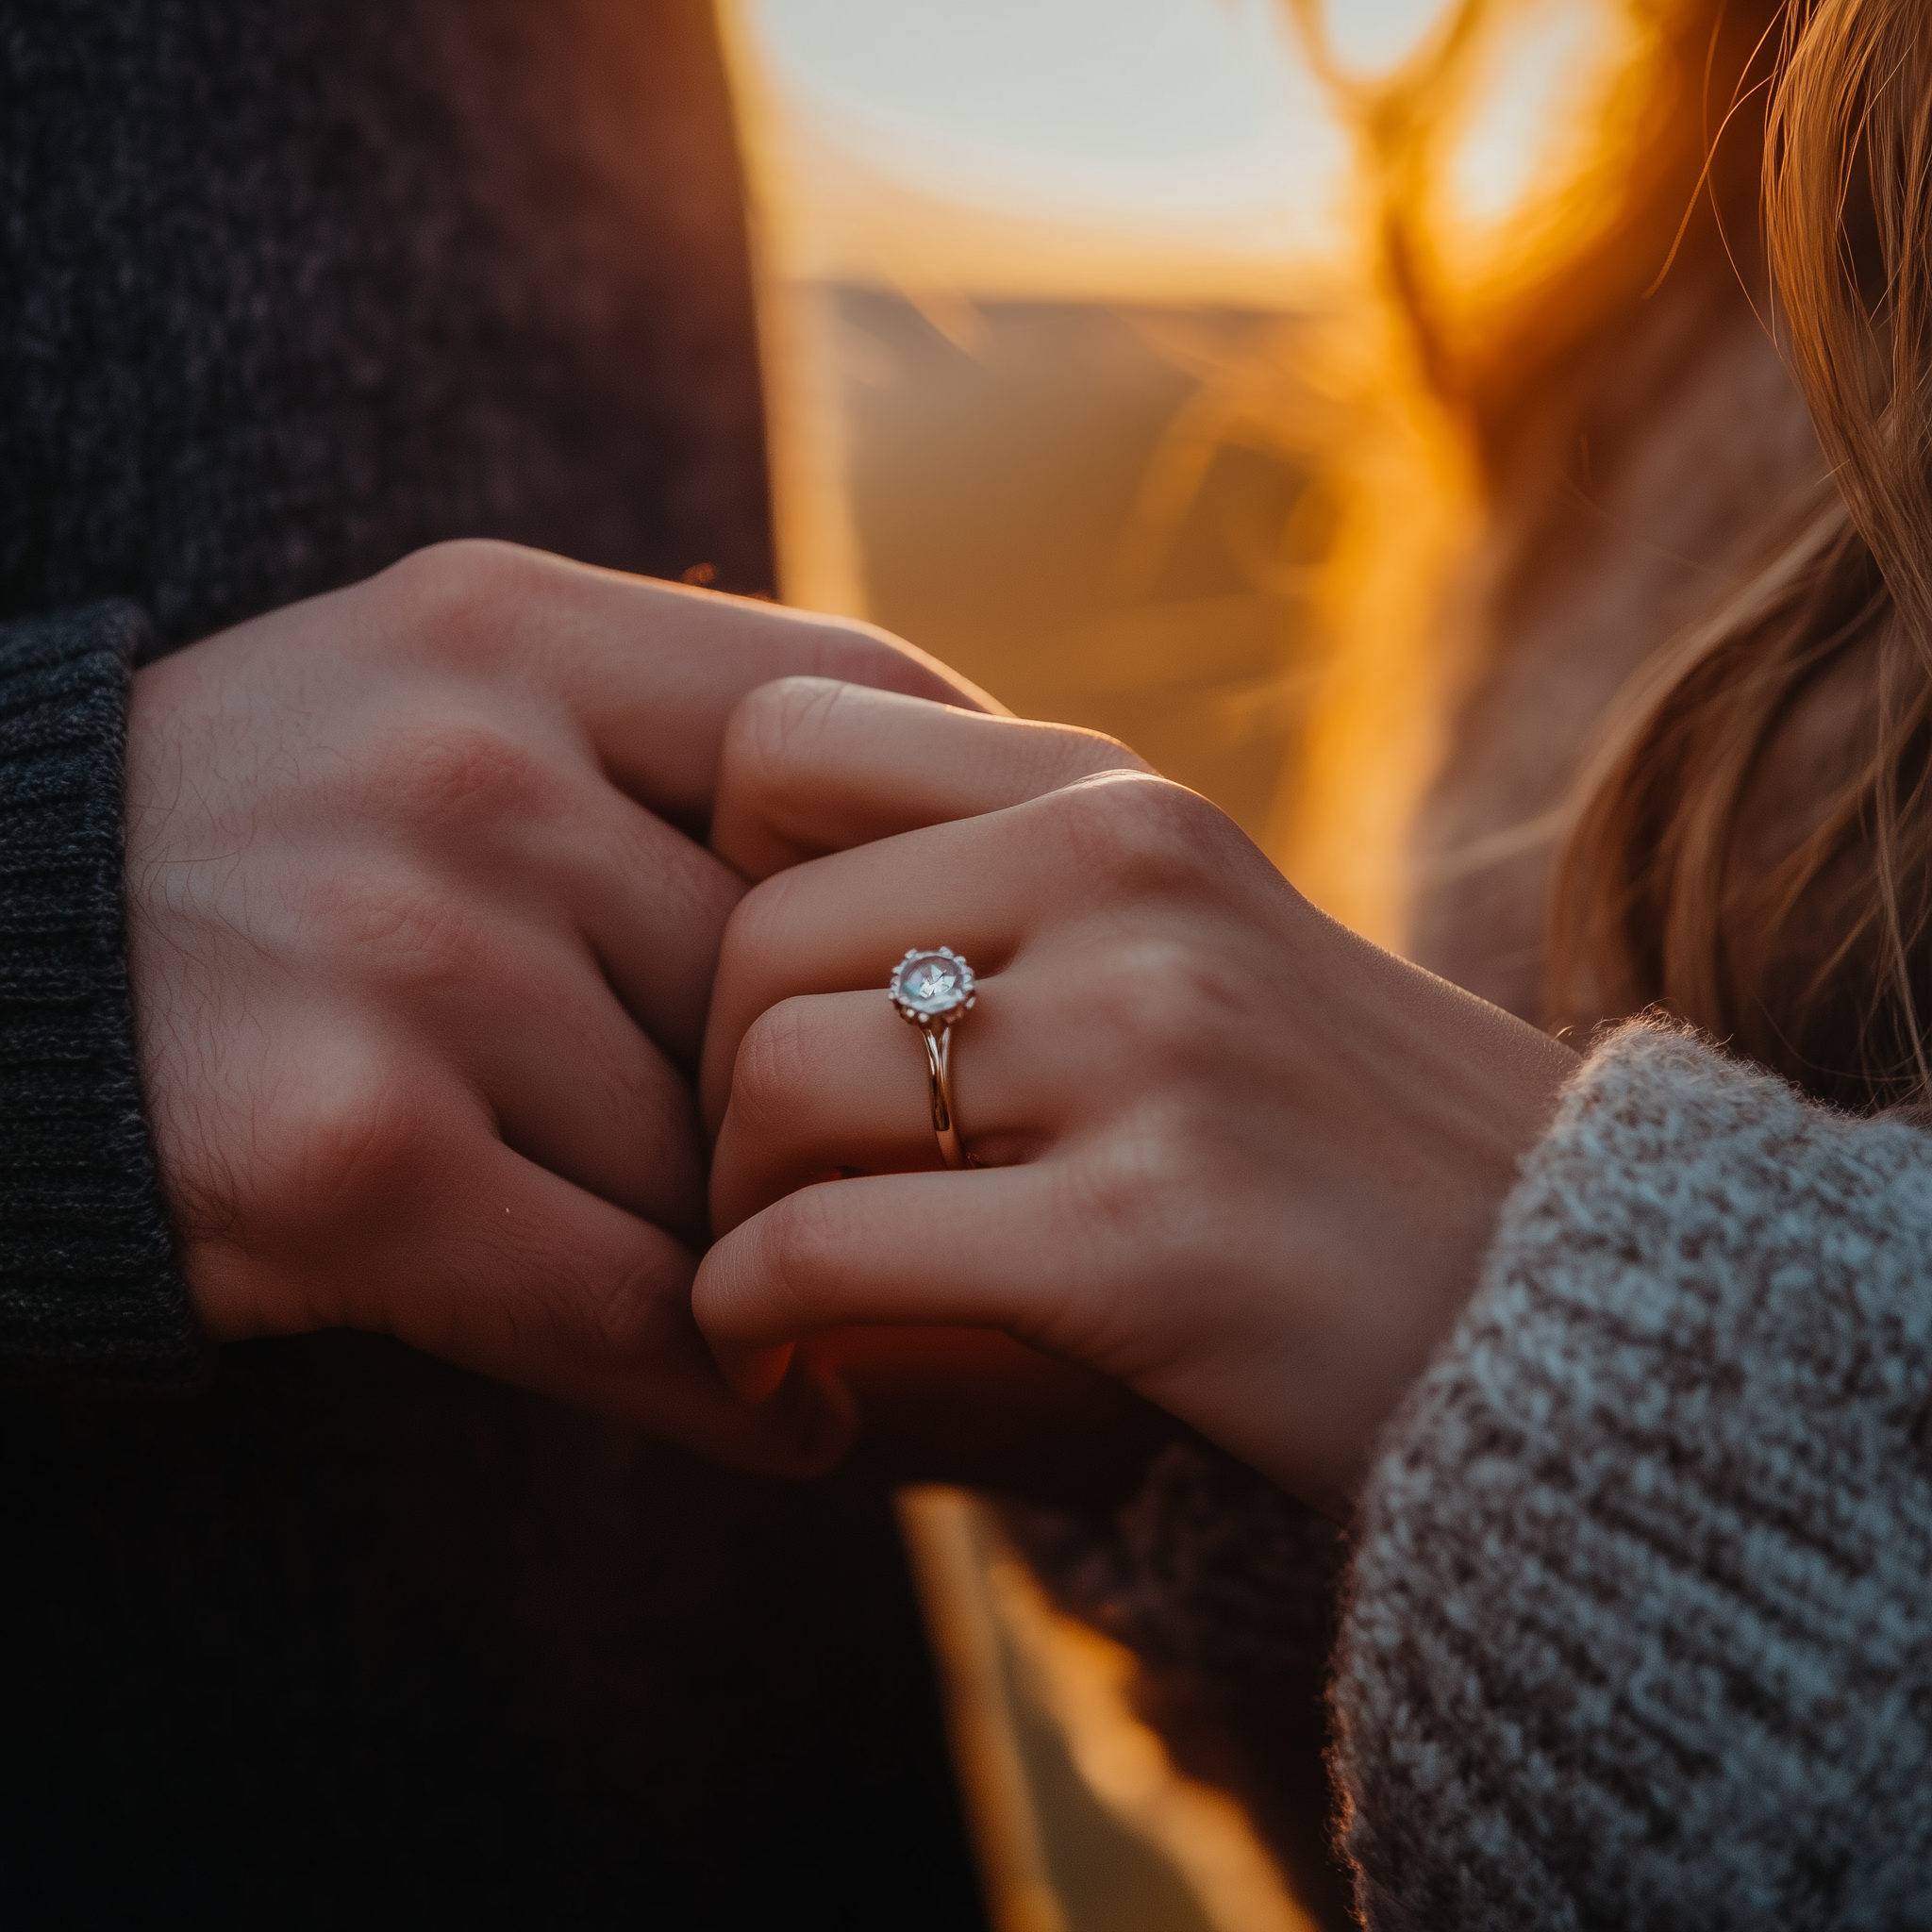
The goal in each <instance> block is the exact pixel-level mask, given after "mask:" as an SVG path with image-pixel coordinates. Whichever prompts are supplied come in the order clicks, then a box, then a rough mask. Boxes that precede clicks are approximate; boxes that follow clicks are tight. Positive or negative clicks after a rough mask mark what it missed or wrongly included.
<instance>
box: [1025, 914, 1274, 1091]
mask: <svg viewBox="0 0 1932 1932" xmlns="http://www.w3.org/2000/svg"><path fill="white" fill-rule="evenodd" d="M1085 983H1086V982H1085V980H1084V978H1083V977H1082V975H1079V974H1071V975H1067V976H1065V977H1064V978H1063V980H1062V982H1061V985H1060V988H1059V996H1060V998H1061V999H1062V1000H1063V1001H1064V1002H1066V1003H1068V1004H1069V1006H1070V1007H1072V1008H1074V1010H1072V1011H1070V1012H1069V1013H1068V1014H1067V1015H1066V1021H1067V1024H1070V1025H1071V1024H1080V1025H1089V1026H1091V1024H1094V1022H1095V1020H1096V1019H1097V1020H1098V1021H1099V1022H1100V1023H1101V1024H1104V1025H1105V1026H1106V1027H1107V1029H1108V1032H1109V1033H1110V1035H1111V1036H1112V1038H1113V1041H1114V1044H1115V1047H1116V1049H1117V1051H1118V1053H1119V1054H1121V1055H1123V1056H1126V1057H1130V1058H1131V1060H1132V1062H1133V1063H1137V1064H1139V1065H1141V1066H1142V1067H1143V1068H1145V1069H1147V1070H1149V1071H1151V1072H1153V1073H1155V1074H1158V1075H1159V1076H1160V1077H1161V1078H1162V1079H1163V1080H1167V1081H1172V1080H1173V1079H1174V1076H1175V1075H1176V1074H1179V1073H1180V1072H1182V1071H1183V1070H1184V1069H1187V1068H1190V1067H1192V1066H1195V1065H1197V1064H1211V1063H1212V1062H1214V1061H1215V1060H1216V1059H1217V1058H1221V1057H1223V1056H1224V1055H1225V1054H1226V1052H1227V1050H1228V1040H1227V1034H1228V1029H1229V1027H1230V1025H1237V1026H1238V1025H1239V1023H1240V1017H1241V979H1240V976H1239V974H1236V973H1235V972H1234V971H1232V970H1231V969H1230V968H1229V967H1228V965H1227V964H1226V963H1225V962H1224V960H1223V959H1222V958H1220V956H1219V955H1218V954H1217V952H1216V951H1215V950H1214V948H1213V947H1212V946H1210V945H1207V944H1203V943H1201V942H1200V941H1196V940H1194V939H1192V938H1188V937H1182V936H1179V935H1175V934H1172V933H1160V932H1154V933H1144V932H1143V933H1137V934H1129V935H1127V936H1125V937H1124V938H1120V939H1113V938H1109V939H1108V941H1107V954H1106V983H1107V993H1106V997H1105V999H1104V1000H1103V1001H1102V1002H1101V1003H1100V1005H1099V1010H1098V1013H1097V1014H1095V1013H1092V1012H1091V1010H1090V1009H1091V998H1090V995H1089V994H1088V993H1087V992H1086V991H1084V986H1085Z"/></svg>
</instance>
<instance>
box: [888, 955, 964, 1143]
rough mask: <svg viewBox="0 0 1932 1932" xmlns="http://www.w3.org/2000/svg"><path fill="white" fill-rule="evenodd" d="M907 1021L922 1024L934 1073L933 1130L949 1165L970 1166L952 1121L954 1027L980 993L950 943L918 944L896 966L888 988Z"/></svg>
mask: <svg viewBox="0 0 1932 1932" xmlns="http://www.w3.org/2000/svg"><path fill="white" fill-rule="evenodd" d="M886 991H887V993H888V994H889V995H890V996H891V1002H892V1006H893V1008H894V1009H895V1010H896V1011H897V1013H898V1015H899V1017H900V1018H901V1019H902V1020H905V1021H908V1022H909V1023H910V1024H912V1025H914V1026H917V1027H918V1028H919V1034H920V1038H921V1039H922V1040H924V1041H925V1058H926V1065H927V1071H928V1072H929V1073H930V1074H931V1075H932V1130H933V1132H934V1133H935V1134H936V1135H937V1136H938V1137H939V1143H940V1152H941V1154H942V1155H943V1156H944V1157H945V1162H946V1165H947V1166H948V1167H969V1166H971V1165H972V1164H973V1163H972V1158H971V1157H970V1156H969V1155H968V1154H967V1152H966V1150H965V1149H964V1148H963V1147H961V1146H960V1144H959V1135H958V1129H957V1127H956V1126H955V1125H954V1124H953V1083H952V1074H951V1067H952V1051H953V1028H954V1027H955V1026H957V1025H958V1024H959V1020H960V1018H961V1016H962V1015H963V1014H965V1013H966V1012H967V1011H968V1010H969V1009H970V1008H971V1007H972V1006H973V1004H974V1000H975V999H976V998H977V997H978V995H977V993H976V992H975V991H974V984H973V969H972V967H970V966H969V965H967V963H966V961H965V960H964V959H963V958H960V956H959V955H958V953H956V952H954V950H953V949H952V947H951V946H941V947H939V948H938V949H937V950H936V951H922V950H921V949H920V948H919V947H917V946H914V947H913V948H912V949H911V950H910V951H909V952H908V954H907V955H906V957H905V958H903V959H901V960H900V961H899V963H898V964H897V965H896V966H895V967H893V969H892V978H891V985H889V986H888V987H887V989H886Z"/></svg>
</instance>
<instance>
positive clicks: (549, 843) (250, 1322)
mask: <svg viewBox="0 0 1932 1932" xmlns="http://www.w3.org/2000/svg"><path fill="white" fill-rule="evenodd" d="M835 667H836V669H837V671H838V674H839V675H850V676H857V677H861V678H876V679H878V680H879V681H881V682H885V683H892V684H897V685H900V686H902V687H903V688H905V689H908V690H914V691H929V692H933V693H935V694H940V693H946V692H948V691H953V692H957V693H958V698H959V701H960V702H962V703H970V702H972V698H971V695H970V693H968V692H967V691H966V690H965V688H964V687H961V686H958V685H957V684H956V683H953V682H951V681H949V680H948V679H947V678H946V677H944V676H943V675H941V674H940V673H939V672H938V670H937V668H936V667H934V666H932V665H931V664H930V663H929V661H925V660H922V659H920V658H918V656H917V654H916V653H913V652H910V651H908V650H905V649H904V648H903V647H900V646H897V645H894V644H893V643H891V641H888V640H886V639H884V638H882V637H881V636H879V635H878V634H877V633H874V632H867V631H865V630H864V629H862V628H861V627H859V626H856V625H840V624H837V623H832V622H826V621H814V620H809V619H805V618H801V617H799V616H796V615H794V614H792V613H790V612H786V611H780V610H776V609H774V608H771V607H769V606H764V605H759V604H753V603H747V602H744V601H742V600H740V599H737V598H731V597H714V596H710V595H708V594H707V593H704V592H697V591H685V590H682V589H680V588H678V587H676V586H673V585H666V584H654V583H647V582H644V581H641V580H640V579H638V578H633V577H623V576H619V575H615V574H613V573H611V572H608V571H597V570H590V569H586V568H585V567H583V566H581V565H577V564H572V563H567V562H565V561H563V560H562V559H561V558H553V557H545V556H541V555H539V554H538V553H536V552H532V551H526V550H517V549H513V548H511V547H509V546H508V545H505V544H493V543H458V544H448V545H444V546H442V547H441V548H439V549H436V550H431V551H425V552H423V553H421V554H420V555H418V556H416V557H414V558H409V559H408V560H407V561H406V562H404V563H401V564H398V565H397V566H396V567H395V568H394V569H393V570H391V571H388V572H385V573H384V574H383V575H381V576H379V577H375V578H373V579H372V580H370V581H369V582H368V583H364V584H358V585H355V586H352V587H351V588H349V589H347V590H344V591H336V592H334V593H333V594H331V595H329V596H325V597H319V598H315V599H313V600H311V601H309V602H308V603H305V604H300V605H296V606H293V607H291V608H289V609H286V610H278V611H275V612H273V613H272V614H270V615H269V616H266V617H262V618H259V619H257V620H256V621H255V622H253V623H250V624H246V625H242V626H240V627H239V628H238V629H235V630H232V631H229V632H227V633H226V634H225V635H224V636H221V637H217V638H212V639H209V640H208V641H207V642H205V643H200V644H196V645H194V646H192V648H191V649H189V650H185V651H181V652H179V653H177V654H176V655H175V656H173V657H171V658H164V659H162V660H161V661H160V662H158V663H157V664H155V665H153V666H151V667H149V668H148V669H146V670H144V671H142V672H141V673H140V674H139V675H137V677H136V679H135V682H134V691H133V698H132V703H131V708H130V714H129V723H128V746H127V899H128V911H129V928H130V940H131V947H132V956H133V958H132V980H133V990H134V1003H135V1013H136V1021H137V1026H138V1031H139V1038H140V1044H141V1050H142V1071H143V1074H144V1078H145V1084H146V1088H147V1094H148V1100H149V1111H150V1115H151V1118H152V1120H153V1124H154V1131H155V1139H156V1143H157V1147H158V1153H159V1156H160V1162H161V1170H162V1175H163V1179H164V1182H165V1185H166V1189H167V1192H168V1197H169V1201H170V1204H171V1206H172V1208H173V1210H174V1216H175V1226H176V1230H177V1233H178V1236H179V1238H180V1246H181V1254H182V1260H183V1266H184V1270H185V1273H186V1274H187V1278H188V1285H189V1290H190V1292H191V1294H192V1298H193V1303H194V1307H195V1310H196V1313H197V1315H198V1317H199V1319H200V1321H201V1323H202V1325H203V1327H204V1328H205V1329H206V1330H207V1331H208V1334H210V1335H211V1336H213V1337H214V1338H215V1339H217V1340H232V1339H237V1338H241V1337H245V1336H251V1335H274V1334H291V1333H295V1332H298V1331H301V1330H305V1329H312V1328H320V1327H328V1326H350V1327H358V1328H372V1329H377V1330H382V1331H386V1332H388V1333H391V1334H393V1335H396V1336H399V1337H401V1338H402V1339H403V1340H405V1341H410V1342H413V1343H415V1344H416V1345H417V1346H419V1347H422V1348H425V1349H427V1350H429V1351H431V1352H432V1353H434V1354H437V1355H441V1356H443V1357H447V1358H449V1359H451V1360H453V1361H457V1362H460V1363H462V1364H464V1365H466V1366H468V1367H471V1368H475V1369H479V1370H483V1371H485V1372H487V1373H489V1374H496V1375H501V1376H503V1377H504V1378H505V1379H507V1380H511V1381H516V1382H521V1383H523V1384H525V1385H526V1386H528V1387H531V1388H536V1389H541V1390H545V1391H550V1392H553V1393H556V1394H559V1395H565V1396H568V1397H571V1398H572V1399H574V1400H577V1401H582V1402H587V1403H591V1404H594V1405H597V1406H599V1407H606V1408H611V1409H617V1410H621V1411H623V1412H625V1413H627V1414H630V1415H633V1416H636V1417H638V1418H639V1419H641V1420H642V1421H645V1422H647V1423H649V1424H651V1425H652V1426H654V1427H656V1428H658V1429H659V1430H660V1431H662V1432H663V1433H665V1434H667V1435H670V1436H674V1437H675V1438H677V1439H679V1440H680V1441H685V1442H687V1443H689V1444H691V1445H692V1446H695V1447H699V1448H702V1449H705V1450H707V1451H708V1452H709V1453H711V1454H714V1455H717V1456H720V1457H724V1458H725V1459H727V1460H732V1461H737V1462H742V1463H749V1464H752V1465H754V1466H758V1467H760V1468H768V1469H779V1470H790V1471H797V1470H800V1469H802V1468H807V1467H814V1466H822V1465H823V1464H824V1462H825V1461H826V1460H828V1459H836V1457H838V1455H839V1454H840V1453H841V1450H842V1448H843V1447H844V1441H845V1437H844V1434H843V1433H842V1431H843V1429H844V1427H845V1424H844V1422H843V1419H841V1418H837V1417H828V1416H827V1415H826V1413H825V1412H824V1410H823V1408H822V1407H821V1408H814V1407H812V1406H811V1404H810V1402H809V1400H808V1399H806V1400H804V1401H802V1402H799V1403H797V1404H785V1403H780V1404H774V1405H773V1406H772V1407H771V1409H770V1411H769V1413H767V1414H764V1415H762V1416H761V1415H759V1414H758V1411H756V1410H754V1409H751V1408H748V1407H746V1406H745V1405H744V1404H742V1403H741V1402H739V1401H737V1400H735V1399H734V1398H733V1397H732V1395H731V1393H730V1391H728V1390H727V1389H726V1388H725V1386H724V1383H723V1381H722V1379H721V1378H720V1376H719V1374H718V1372H717V1369H716V1366H715V1364H714V1363H713V1362H712V1361H711V1359H710V1357H709V1355H708V1351H707V1350H706V1348H705V1346H704V1343H703V1341H702V1340H701V1338H700V1337H699V1336H698V1333H697V1331H696V1329H695V1327H694V1326H693V1324H692V1323H691V1313H690V1306H689V1299H688V1294H689V1287H690V1283H691V1274H692V1271H693V1270H694V1268H695V1266H696V1259H695V1252H694V1251H695V1250H696V1248H697V1247H698V1246H700V1245H701V1244H702V1242H703V1240H704V1238H705V1232H706V1227H705V1195H704V1189H705V1182H704V1146H703V1141H702V1137H701V1136H700V1133H699V1130H698V1123H697V1115H696V1108H695V1105H694V1102H693V1098H692V1094H691V1072H692V1070H693V1067H694V1064H695V1060H696V1057H697V1052H698V1046H699V1042H700V1041H701V1039H702V1037H703V1031H704V1022H705V1011H706V1008H707V1005H708V1001H709V997H710V989H711V974H712V968H713V965H714V963H715V960H716V958H717V948H718V941H719V938H720V936H721V934H722V932H723V930H724V921H725V918H726V916H727V915H728V913H729V912H730V910H731V908H732V907H733V906H734V905H735V904H736V903H737V900H738V897H739V895H740V893H741V891H742V890H743V884H742V881H741V879H740V878H738V877H737V876H736V875H735V874H731V873H729V872H727V871H726V870H725V869H724V867H723V866H721V865H720V864H719V863H718V862H717V860H716V859H714V858H711V857H710V855H709V854H708V853H707V852H706V851H705V850H704V848H703V847H702V845H700V844H699V843H697V842H696V841H694V840H693V839H692V838H691V837H690V836H688V832H689V831H696V830H700V828H702V827H703V825H704V824H705V823H706V821H707V819H708V815H709V811H710V807H711V786H712V779H713V775H714V774H715V771H716V768H717V761H718V756H719V746H720V742H721V740H722V738H723V735H724V726H725V721H726V720H727V718H728V717H729V716H730V713H731V709H732V707H733V706H734V705H735V704H736V703H737V701H738V699H739V697H740V696H741V694H742V693H743V692H744V691H746V690H747V689H749V688H750V687H752V686H754V685H757V684H760V683H763V682H764V681H765V680H766V679H768V678H770V677H773V676H776V675H781V674H782V673H784V672H787V671H791V670H797V669H804V668H811V669H833V668H835ZM679 825H682V826H684V827H686V828H687V830H686V831H680V830H678V829H677V828H676V827H677V826H679ZM810 1393H811V1391H809V1389H802V1390H801V1391H800V1394H801V1395H802V1396H803V1397H805V1398H809V1396H810ZM834 1423H836V1424H839V1426H837V1427H833V1426H831V1424H834Z"/></svg>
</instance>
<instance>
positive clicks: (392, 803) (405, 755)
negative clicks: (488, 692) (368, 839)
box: [366, 714, 560, 837]
mask: <svg viewBox="0 0 1932 1932" xmlns="http://www.w3.org/2000/svg"><path fill="white" fill-rule="evenodd" d="M366 777H367V780H368V783H369V786H370V790H371V794H372V798H373V801H374V802H375V804H376V805H377V806H378V808H382V809H385V810H387V811H389V812H391V813H393V814H394V815H395V816H396V817H397V818H398V819H399V820H401V821H402V822H403V823H405V824H413V825H415V826H417V827H419V828H421V827H448V828H450V829H452V830H455V831H457V832H458V833H460V834H462V835H464V836H465V837H468V836H473V835H474V834H475V832H476V831H478V830H479V829H480V828H481V827H483V826H485V825H488V824H497V823H500V822H502V821H505V820H508V819H513V818H514V819H525V818H530V817H535V816H541V815H547V814H549V813H551V812H553V811H554V810H556V809H557V808H558V805H559V803H560V800H559V797H558V793H559V791H560V786H559V784H558V780H557V779H556V778H555V777H553V776H552V775H551V774H550V773H549V772H548V771H547V769H546V767H545V765H544V763H543V761H542V760H541V758H539V757H538V756H537V755H536V754H535V753H534V752H533V751H532V750H531V749H530V747H529V746H527V745H526V744H524V743H523V742H521V741H519V740H518V739H517V738H516V737H514V736H513V735H512V734H511V733H510V732H508V731H507V730H505V729H503V728H502V727H501V726H500V725H498V724H494V723H492V722H490V721H488V720H485V719H481V718H467V719H466V718H451V717H449V716H448V715H447V714H444V715H441V716H437V717H424V718H417V719H405V720H402V721H399V722H398V723H395V724H391V725H390V726H389V727H387V728H386V729H385V730H384V731H383V732H382V734H381V736H380V737H379V738H378V740H377V741H376V743H375V747H374V748H373V750H372V752H371V754H370V757H369V758H368V761H367V771H366Z"/></svg>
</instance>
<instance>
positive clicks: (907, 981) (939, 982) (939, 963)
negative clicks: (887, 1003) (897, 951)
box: [892, 953, 973, 1015]
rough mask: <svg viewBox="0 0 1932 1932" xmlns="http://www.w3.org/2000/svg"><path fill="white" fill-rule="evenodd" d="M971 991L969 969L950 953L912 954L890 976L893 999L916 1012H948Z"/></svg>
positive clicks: (970, 973) (959, 1004)
mask: <svg viewBox="0 0 1932 1932" xmlns="http://www.w3.org/2000/svg"><path fill="white" fill-rule="evenodd" d="M972 991H973V970H972V968H971V967H969V966H968V965H967V964H966V962H965V960H963V959H961V958H958V957H957V956H955V955H953V954H951V953H912V954H910V955H908V957H907V958H905V959H903V960H901V961H900V963H899V970H898V971H897V972H896V973H895V974H893V975H892V997H893V999H895V1000H896V1001H897V1002H898V1003H899V1005H900V1006H902V1007H907V1008H910V1009H911V1010H912V1011H913V1012H915V1013H923V1014H926V1015H937V1014H940V1013H950V1012H951V1011H952V1010H953V1009H954V1008H956V1007H962V1006H964V1005H965V1004H966V1000H967V998H968V996H969V995H970V994H971V992H972Z"/></svg>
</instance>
